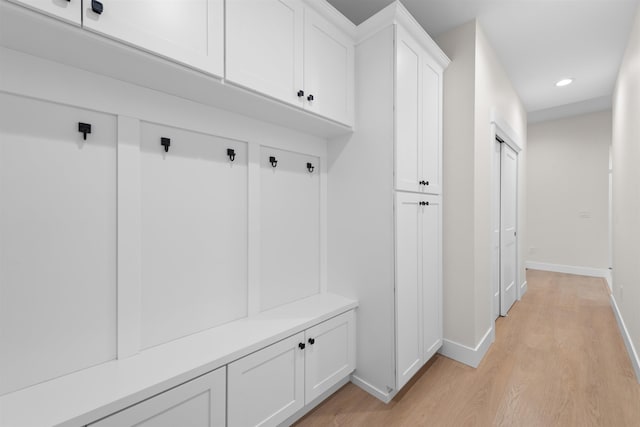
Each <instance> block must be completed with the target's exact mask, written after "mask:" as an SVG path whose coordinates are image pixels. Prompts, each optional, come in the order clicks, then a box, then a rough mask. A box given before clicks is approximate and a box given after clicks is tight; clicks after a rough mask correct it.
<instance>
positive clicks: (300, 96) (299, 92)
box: [298, 90, 304, 98]
mask: <svg viewBox="0 0 640 427" xmlns="http://www.w3.org/2000/svg"><path fill="white" fill-rule="evenodd" d="M303 96H304V91H303V90H299V91H298V98H302V97H303Z"/></svg>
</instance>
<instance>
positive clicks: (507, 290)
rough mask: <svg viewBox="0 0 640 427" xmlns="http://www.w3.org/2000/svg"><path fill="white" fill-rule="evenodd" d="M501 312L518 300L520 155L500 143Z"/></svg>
mask: <svg viewBox="0 0 640 427" xmlns="http://www.w3.org/2000/svg"><path fill="white" fill-rule="evenodd" d="M500 147H501V148H500V150H501V152H500V314H501V315H502V316H506V314H507V312H508V311H509V309H510V308H511V306H512V305H513V303H514V302H515V300H516V278H517V271H518V270H517V265H518V260H517V250H516V248H517V228H516V226H517V211H518V210H517V203H518V198H517V193H518V190H517V189H518V155H517V154H516V152H515V151H514V150H513V149H512V148H511V147H509V146H508V145H506V144H500Z"/></svg>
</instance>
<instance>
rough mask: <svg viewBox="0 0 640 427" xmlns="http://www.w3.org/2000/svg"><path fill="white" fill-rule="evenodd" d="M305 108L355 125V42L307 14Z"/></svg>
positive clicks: (330, 25) (312, 12)
mask: <svg viewBox="0 0 640 427" xmlns="http://www.w3.org/2000/svg"><path fill="white" fill-rule="evenodd" d="M304 42H305V45H304V90H305V97H304V98H305V108H307V109H308V110H310V111H313V112H315V113H318V114H320V115H322V116H325V117H328V118H330V119H333V120H336V121H338V122H341V123H345V124H351V123H352V122H353V67H354V53H353V50H354V48H353V42H352V41H351V40H349V38H348V37H346V36H345V35H344V34H343V33H342V32H341V31H340V30H338V29H337V28H336V27H335V26H333V25H332V24H330V23H329V22H327V21H326V20H325V19H324V18H322V17H321V16H320V15H318V14H317V13H315V12H314V11H312V10H311V9H307V10H306V11H305V39H304Z"/></svg>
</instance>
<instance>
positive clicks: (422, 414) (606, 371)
mask: <svg viewBox="0 0 640 427" xmlns="http://www.w3.org/2000/svg"><path fill="white" fill-rule="evenodd" d="M527 281H528V292H527V294H526V295H525V296H524V297H523V299H522V300H521V301H518V302H516V304H515V305H514V306H513V308H512V309H511V311H510V312H509V316H508V317H506V318H499V319H498V320H497V322H496V341H495V342H494V344H493V345H492V346H491V348H490V350H489V351H488V353H487V355H486V357H485V358H484V360H483V361H482V363H481V364H480V366H479V367H478V369H473V368H470V367H467V366H465V365H462V364H460V363H458V362H455V361H453V360H451V359H448V358H446V357H443V356H440V355H436V356H435V357H434V358H433V359H432V361H431V362H429V363H428V364H427V366H426V367H425V368H424V369H423V372H421V373H418V374H417V375H416V377H415V378H414V380H413V381H412V383H409V384H407V386H405V388H404V390H403V392H401V393H400V394H399V395H398V396H396V398H395V399H394V400H393V401H392V402H391V403H390V404H389V405H385V404H383V403H382V402H380V401H378V400H377V399H375V398H374V397H372V396H370V395H368V394H367V393H365V392H364V391H362V390H360V389H359V388H357V387H356V386H354V385H353V384H347V385H346V386H345V387H343V388H342V389H341V390H340V391H339V392H338V393H336V394H334V395H333V396H332V397H330V398H329V399H327V400H326V401H325V402H324V403H323V404H321V405H320V406H319V407H318V408H317V409H316V410H314V411H312V412H311V413H310V414H308V415H307V416H306V417H305V418H303V419H302V420H301V421H300V422H299V423H297V424H296V426H298V427H307V426H328V425H334V426H368V427H374V426H545V427H547V426H581V427H582V426H615V427H622V426H638V425H640V384H638V382H637V381H636V378H635V376H634V373H633V368H632V366H631V364H630V362H629V359H628V356H627V352H626V349H625V347H624V343H623V341H622V338H621V336H620V332H619V330H618V326H617V324H616V320H615V317H614V315H613V312H612V310H611V306H610V304H609V293H608V288H607V286H606V283H605V282H604V280H603V279H599V278H592V277H585V276H574V275H569V274H560V273H550V272H545V271H537V270H528V271H527Z"/></svg>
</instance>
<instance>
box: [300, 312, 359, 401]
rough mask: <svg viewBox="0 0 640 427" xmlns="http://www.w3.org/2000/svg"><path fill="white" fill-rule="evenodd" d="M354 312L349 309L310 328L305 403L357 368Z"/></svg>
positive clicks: (307, 338) (307, 335) (307, 333)
mask: <svg viewBox="0 0 640 427" xmlns="http://www.w3.org/2000/svg"><path fill="white" fill-rule="evenodd" d="M355 326H356V325H355V314H354V312H353V310H352V311H349V312H347V313H345V314H341V315H340V316H336V317H334V318H333V319H330V320H327V321H326V322H323V323H321V324H319V325H317V326H314V327H312V328H309V329H307V331H306V334H305V338H306V346H307V347H306V352H305V358H306V360H305V402H306V403H310V402H311V401H313V399H315V398H317V397H318V396H320V395H321V394H322V393H324V392H325V391H327V390H328V389H330V388H331V386H333V385H335V384H337V383H338V382H339V381H340V380H342V379H343V378H345V377H346V376H348V375H349V374H350V373H351V372H353V370H354V369H355V365H356V347H355V345H356V327H355Z"/></svg>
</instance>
